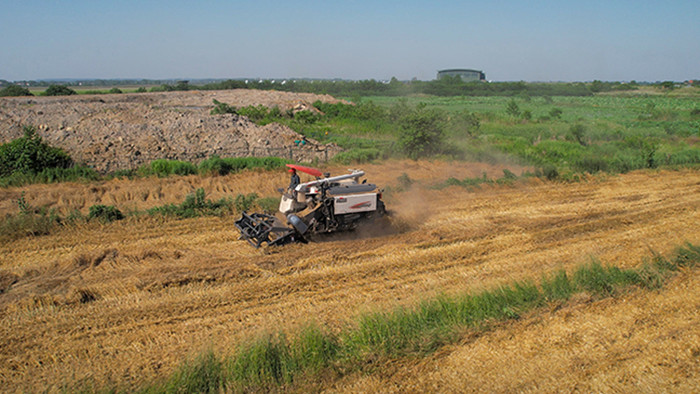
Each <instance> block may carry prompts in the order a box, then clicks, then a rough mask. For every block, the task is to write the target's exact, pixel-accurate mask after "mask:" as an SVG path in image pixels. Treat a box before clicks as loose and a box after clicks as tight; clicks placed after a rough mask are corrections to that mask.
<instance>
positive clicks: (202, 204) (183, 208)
mask: <svg viewBox="0 0 700 394" xmlns="http://www.w3.org/2000/svg"><path fill="white" fill-rule="evenodd" d="M231 206H232V202H231V200H230V199H228V198H222V199H220V200H218V201H211V200H207V199H206V192H205V191H204V189H202V188H199V189H197V190H195V192H194V193H191V194H188V195H187V197H185V201H183V202H182V203H181V204H168V205H163V206H159V207H155V208H151V209H149V210H148V213H149V214H150V215H163V216H174V217H178V218H193V217H199V216H221V215H223V214H225V213H230V212H231Z"/></svg>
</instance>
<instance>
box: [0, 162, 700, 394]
mask: <svg viewBox="0 0 700 394" xmlns="http://www.w3.org/2000/svg"><path fill="white" fill-rule="evenodd" d="M363 169H365V170H366V171H367V173H368V174H369V175H370V178H371V180H372V181H373V182H377V183H379V184H382V185H386V186H393V188H394V189H396V190H398V189H399V181H398V180H397V179H398V178H399V177H400V176H401V175H402V174H410V175H409V176H410V177H411V179H412V180H413V181H414V182H413V185H412V187H411V189H410V190H405V191H396V192H394V193H393V195H390V196H387V204H388V205H389V207H390V209H392V210H394V211H395V212H396V217H395V218H394V220H395V223H396V225H395V228H394V229H393V230H391V231H388V232H387V233H385V234H378V235H377V236H376V237H360V238H359V239H347V238H340V239H328V240H326V241H324V242H320V243H316V244H309V245H290V246H287V247H284V248H281V249H270V250H255V249H253V248H251V247H249V245H247V244H246V243H245V242H243V241H239V240H237V238H238V234H237V232H236V231H235V230H234V228H233V226H232V220H233V218H231V217H223V218H219V217H215V218H198V219H188V220H168V219H157V218H155V219H154V218H132V219H129V220H125V221H120V222H114V223H111V224H96V223H88V224H85V225H84V226H79V227H67V228H65V229H63V230H60V231H59V232H57V233H54V234H51V235H47V236H42V237H36V238H24V239H20V240H17V241H14V242H12V243H9V244H5V245H3V246H2V250H1V251H0V255H2V261H1V262H0V267H2V275H3V278H8V277H12V278H14V282H15V283H14V284H13V285H12V286H8V287H7V288H6V290H5V291H4V293H3V294H2V298H0V300H1V301H2V303H1V305H0V307H1V308H2V309H1V311H2V312H1V314H2V315H1V316H2V326H1V327H2V328H1V330H2V333H1V334H0V338H2V341H3V343H2V346H0V348H1V349H2V351H1V352H0V358H1V359H2V363H0V365H2V370H0V377H1V378H2V381H3V384H4V385H5V387H13V388H14V389H17V390H28V391H36V390H42V389H46V388H53V389H59V388H61V387H63V388H69V387H73V388H75V387H137V386H141V385H143V384H149V383H153V382H155V381H158V379H163V378H166V377H167V376H169V375H170V374H171V373H172V372H173V371H174V370H175V369H176V368H177V366H178V365H180V364H181V363H182V362H183V361H184V360H187V359H190V358H193V357H195V356H197V355H198V354H199V353H201V352H203V351H205V350H207V349H212V350H213V351H214V352H215V353H216V354H222V355H225V354H231V353H233V352H234V351H235V349H236V346H237V345H238V344H240V343H241V342H242V341H246V340H250V339H251V338H254V337H256V336H259V335H262V334H263V333H265V332H272V331H277V330H280V329H283V330H288V332H294V331H295V330H297V329H298V328H299V327H302V326H304V325H305V324H308V323H309V322H310V321H315V322H316V323H318V324H321V325H323V326H325V327H329V328H330V329H331V330H340V329H341V328H342V327H344V325H345V324H348V322H349V321H350V319H351V317H352V316H354V315H357V314H358V313H360V312H362V311H367V310H381V309H386V308H393V307H395V306H397V305H411V304H414V303H416V302H419V301H420V300H421V299H424V298H426V297H430V296H435V295H438V294H443V293H444V294H451V293H455V292H460V291H466V290H475V289H481V288H488V287H491V286H495V285H498V284H502V283H505V282H508V281H511V280H520V279H527V278H537V277H539V276H541V275H543V274H546V273H549V272H552V271H553V270H556V269H560V268H563V269H567V270H571V269H573V267H575V266H577V265H579V264H582V263H585V262H586V261H588V260H589V259H590V258H591V257H592V256H595V257H596V258H598V259H600V260H602V261H604V262H610V263H614V264H616V265H619V266H622V267H630V266H634V265H638V264H639V263H640V262H642V261H643V260H644V259H648V258H650V257H651V256H652V255H651V251H654V252H658V253H670V252H671V251H672V249H673V248H674V247H675V246H677V245H681V244H683V242H685V241H690V242H695V243H697V242H698V239H700V233H698V226H697V225H696V223H697V222H698V220H699V219H700V216H699V213H698V207H700V193H699V191H700V183H699V182H700V179H699V178H698V176H697V173H696V172H694V171H693V170H683V171H659V172H634V173H630V174H625V175H620V176H599V177H590V178H587V179H586V180H585V181H582V182H577V183H564V184H562V183H550V182H542V181H540V180H538V179H536V178H535V179H530V180H526V181H523V182H518V183H515V184H512V185H509V186H508V185H506V186H489V185H485V186H483V187H481V188H479V189H476V190H473V191H469V190H467V189H464V188H462V187H458V186H453V187H448V188H443V189H440V190H436V189H432V188H431V186H432V185H434V184H435V183H437V182H440V181H444V180H445V179H447V177H448V176H454V177H457V178H465V177H475V176H479V175H480V174H483V173H484V172H486V173H487V174H489V176H492V177H496V176H498V173H499V172H501V170H502V169H503V168H502V167H497V166H490V165H484V164H472V163H447V162H439V161H435V162H428V161H418V162H413V161H390V162H386V163H383V164H368V165H365V166H364V167H363ZM511 169H512V170H513V171H516V172H517V171H519V170H521V169H518V168H515V167H511ZM332 170H333V171H335V172H336V173H337V172H340V171H344V169H343V168H342V167H337V168H333V169H332ZM285 181H286V177H285V176H284V174H281V173H279V172H257V173H240V174H234V175H229V176H226V177H214V178H204V179H201V178H199V177H197V176H190V177H174V178H167V179H163V180H159V181H157V182H153V181H151V180H138V179H137V180H133V181H128V180H113V181H108V182H105V183H103V184H99V185H95V186H93V187H95V188H99V189H101V190H102V192H101V193H102V196H101V198H102V199H103V200H99V201H97V202H110V201H115V202H116V204H117V205H118V206H120V207H127V206H129V204H133V205H135V206H139V205H140V204H148V203H149V202H148V201H143V200H142V199H141V197H140V196H141V195H142V194H143V193H146V192H149V193H150V191H152V190H154V189H156V188H160V189H161V191H163V190H165V191H167V193H166V194H168V195H177V193H176V192H175V191H176V190H180V193H181V194H184V193H186V192H189V191H191V190H192V189H193V188H195V187H203V188H205V189H206V190H209V191H211V193H215V192H216V193H227V192H230V191H232V190H271V189H273V188H274V187H276V186H277V185H280V184H284V182H285ZM641 185H643V187H641ZM60 187H61V189H59V190H60V193H59V195H60V198H61V199H62V200H63V202H62V204H70V203H71V201H72V200H73V199H81V198H82V199H85V198H86V195H89V194H90V192H86V191H85V190H84V189H85V187H84V186H83V185H80V184H62V185H61V186H60ZM24 189H25V190H26V198H27V199H28V201H29V202H30V203H34V202H36V201H37V199H40V198H47V197H46V195H47V194H49V193H51V190H52V189H51V187H50V186H46V185H35V186H31V187H29V186H28V187H25V188H24ZM217 190H218V191H217ZM137 191H138V192H137ZM11 192H13V190H12V189H8V190H7V191H6V193H11ZM153 194H154V195H157V193H153ZM49 195H50V194H49ZM129 195H131V196H133V197H131V198H129V197H128V196H129ZM6 198H9V196H8V197H6ZM146 200H148V199H146ZM4 280H5V282H3V283H7V281H6V279H4ZM695 287H697V280H696V275H694V274H693V272H692V271H688V272H687V273H684V274H682V275H681V276H680V277H679V278H677V279H675V280H674V281H673V282H671V283H670V284H668V285H667V286H664V287H663V288H662V289H660V290H657V291H653V292H645V291H642V290H633V291H631V292H630V293H627V294H625V295H624V296H623V297H620V298H614V299H612V300H602V301H596V300H595V299H594V298H580V299H576V300H573V301H571V302H569V303H566V304H564V305H560V306H558V307H556V308H553V309H551V310H548V311H545V312H543V313H537V314H535V315H531V316H524V317H523V318H522V319H520V320H517V321H514V322H512V323H507V324H502V325H500V326H497V327H495V328H494V329H493V330H491V331H489V332H487V333H486V334H482V335H477V336H474V337H471V336H470V335H468V334H465V335H466V336H465V337H464V338H465V339H464V340H463V341H460V342H459V343H457V344H455V345H452V346H449V347H446V348H443V349H441V350H440V351H439V352H437V353H435V354H433V355H432V356H430V357H428V358H426V359H421V360H415V359H408V360H406V359H397V360H393V361H391V360H387V361H386V363H387V364H386V366H385V367H380V368H379V369H378V370H376V371H375V372H372V373H369V374H366V373H359V374H358V373H350V374H349V375H346V376H344V377H341V378H338V380H333V381H330V382H326V384H332V385H333V386H334V387H336V389H338V390H340V391H356V390H372V391H374V390H380V389H382V390H384V389H390V388H391V387H393V388H394V389H395V390H397V391H404V390H406V389H409V390H410V389H412V388H413V389H417V390H431V389H432V388H442V389H445V390H448V389H449V387H455V386H452V385H459V386H460V387H465V388H469V387H471V388H473V389H475V390H479V389H480V387H482V388H483V386H481V385H482V384H485V383H484V382H492V381H493V379H496V377H498V379H497V380H498V382H499V383H498V384H499V386H498V388H499V389H502V390H513V389H516V388H519V389H524V388H525V389H527V388H529V389H548V390H573V389H575V388H580V389H583V390H595V389H600V390H612V389H623V390H635V389H644V388H649V387H659V385H661V387H666V388H668V389H672V388H678V389H683V388H691V387H697V384H698V379H699V378H700V377H699V376H698V374H697V371H698V370H697V362H698V359H697V352H698V348H697V343H698V337H697V335H698V334H697V331H696V330H694V329H693V327H696V326H697V323H698V316H697V310H698V307H699V306H700V298H698V296H697V292H696V291H693V290H692V289H694V288H695ZM540 332H542V333H545V334H544V335H538V333H540ZM548 338H549V339H551V340H548ZM646 343H650V344H653V345H648V346H649V347H646V346H647V345H646ZM692 344H695V345H692ZM693 346H694V347H693ZM538 349H541V351H539V350H538ZM649 352H651V353H649ZM611 356H612V357H613V359H612V360H618V362H614V361H611ZM615 357H617V358H615ZM514 360H515V361H514ZM528 365H529V366H528ZM639 370H644V371H646V373H645V374H644V375H643V376H641V375H639V373H638V371H639ZM460 371H463V372H460ZM477 377H478V378H477ZM623 377H625V378H624V379H623ZM310 384H311V383H310Z"/></svg>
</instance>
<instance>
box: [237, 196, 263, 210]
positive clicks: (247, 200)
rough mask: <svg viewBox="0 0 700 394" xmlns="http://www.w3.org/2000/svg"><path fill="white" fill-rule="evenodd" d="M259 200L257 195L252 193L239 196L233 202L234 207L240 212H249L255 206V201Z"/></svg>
mask: <svg viewBox="0 0 700 394" xmlns="http://www.w3.org/2000/svg"><path fill="white" fill-rule="evenodd" d="M257 199H258V195H257V193H250V194H247V195H246V194H239V195H237V196H236V198H235V199H234V200H233V207H234V208H235V209H236V211H238V212H244V211H248V210H250V208H251V207H252V206H253V204H255V201H256V200H257Z"/></svg>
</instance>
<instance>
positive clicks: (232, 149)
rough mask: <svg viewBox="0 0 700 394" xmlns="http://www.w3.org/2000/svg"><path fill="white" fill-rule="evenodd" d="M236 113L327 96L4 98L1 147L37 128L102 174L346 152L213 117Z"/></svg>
mask: <svg viewBox="0 0 700 394" xmlns="http://www.w3.org/2000/svg"><path fill="white" fill-rule="evenodd" d="M214 99H216V100H218V101H221V102H224V103H227V104H231V105H233V106H236V107H242V106H248V105H258V104H262V105H265V106H267V107H270V108H272V107H275V106H277V107H279V109H280V110H281V111H282V112H285V111H287V110H294V109H295V108H297V109H298V108H308V109H313V106H312V105H311V104H312V103H313V102H314V101H316V100H320V101H323V102H337V101H338V100H336V99H334V98H333V97H331V96H328V95H315V94H309V93H286V92H275V91H256V90H243V89H239V90H226V91H211V92H201V91H188V92H167V93H140V94H112V95H90V96H63V97H29V98H27V97H23V98H4V99H1V100H0V142H1V143H6V142H9V141H11V140H12V139H14V138H17V137H20V136H22V127H23V126H28V125H30V126H35V127H37V128H38V134H39V135H40V136H42V137H43V138H44V139H45V140H46V141H47V142H48V143H49V144H51V145H54V146H58V147H60V148H63V149H64V150H66V151H67V152H68V153H69V154H70V155H71V157H73V159H74V160H76V161H77V162H80V163H85V164H87V165H89V166H91V167H93V168H95V169H96V170H98V171H101V172H109V171H114V170H119V169H130V168H134V167H137V166H139V165H141V164H143V163H147V162H150V161H152V160H155V159H175V160H184V161H191V162H199V161H201V160H203V159H205V158H207V157H210V156H212V155H219V156H221V157H242V156H281V157H289V158H291V159H293V160H296V161H300V162H304V161H311V160H313V159H314V158H318V159H320V160H327V159H329V158H331V157H333V156H334V155H336V154H337V153H339V152H340V151H341V149H340V148H339V147H338V146H336V145H334V144H320V143H318V141H315V140H313V139H308V141H307V143H306V144H305V145H303V146H302V145H300V146H297V145H295V143H294V141H295V140H300V139H301V137H302V136H301V135H300V134H298V133H296V132H295V131H293V130H292V129H290V128H289V127H286V126H283V125H280V124H277V123H272V124H269V125H266V126H258V125H256V124H254V123H253V122H251V121H250V120H248V118H246V117H244V116H238V115H233V114H226V115H210V113H209V112H210V110H211V108H213V100H214Z"/></svg>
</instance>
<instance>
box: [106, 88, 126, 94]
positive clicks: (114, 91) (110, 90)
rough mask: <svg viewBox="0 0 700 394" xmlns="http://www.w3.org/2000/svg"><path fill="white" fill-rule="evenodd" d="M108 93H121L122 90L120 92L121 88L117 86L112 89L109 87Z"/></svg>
mask: <svg viewBox="0 0 700 394" xmlns="http://www.w3.org/2000/svg"><path fill="white" fill-rule="evenodd" d="M108 93H110V94H121V93H124V92H122V90H121V89H119V88H112V89H109V92H108Z"/></svg>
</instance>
